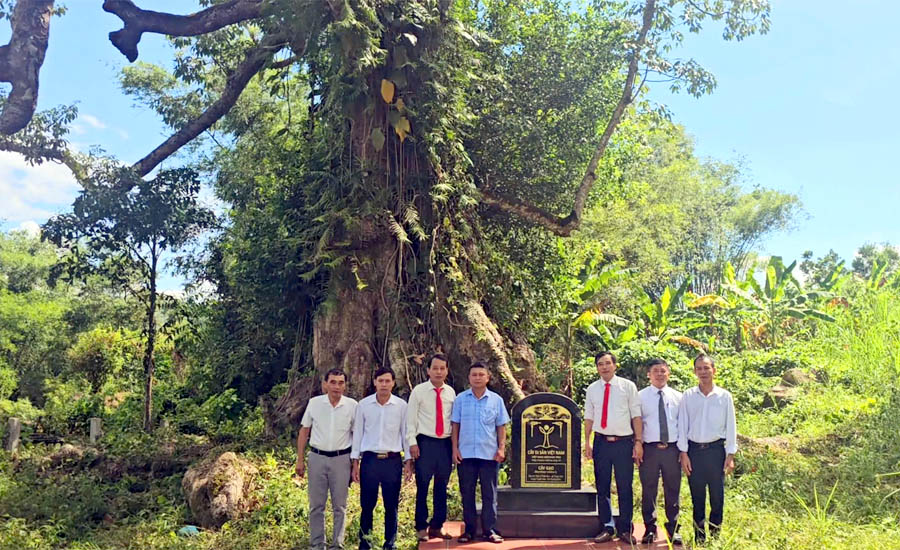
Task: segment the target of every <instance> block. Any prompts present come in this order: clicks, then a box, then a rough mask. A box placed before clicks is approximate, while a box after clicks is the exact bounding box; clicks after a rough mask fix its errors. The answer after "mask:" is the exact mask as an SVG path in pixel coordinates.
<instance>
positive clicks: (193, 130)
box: [132, 4, 287, 176]
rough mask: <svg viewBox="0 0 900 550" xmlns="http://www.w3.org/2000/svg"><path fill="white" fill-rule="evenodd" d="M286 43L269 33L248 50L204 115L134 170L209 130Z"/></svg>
mask: <svg viewBox="0 0 900 550" xmlns="http://www.w3.org/2000/svg"><path fill="white" fill-rule="evenodd" d="M221 5H224V4H221ZM286 44H287V39H286V38H285V37H284V36H267V37H266V38H264V39H263V40H262V42H261V43H260V45H259V46H257V47H256V48H253V49H252V50H249V51H248V52H247V53H246V56H245V57H244V61H243V62H242V63H241V64H240V65H239V66H238V68H237V69H235V71H234V72H233V73H231V75H230V76H229V77H228V81H227V83H226V84H225V89H224V90H223V91H222V95H221V96H219V99H218V100H216V102H215V103H213V104H212V105H210V106H209V108H208V109H206V111H204V112H203V114H202V115H200V116H199V117H197V118H195V119H194V120H192V121H191V122H189V123H188V124H187V125H186V126H184V127H183V128H182V129H180V130H178V131H177V132H175V133H174V134H172V136H170V137H169V139H167V140H166V141H164V142H163V143H162V144H160V145H159V146H158V147H157V148H156V149H154V150H153V151H151V152H150V154H149V155H147V156H146V157H144V158H142V159H141V160H139V161H138V162H137V163H135V164H134V166H132V168H133V169H134V170H135V172H136V173H137V174H139V175H140V176H146V175H147V174H148V173H150V171H152V170H153V169H154V168H156V166H158V165H159V163H161V162H162V161H164V160H165V159H167V158H168V157H170V156H171V155H173V154H174V153H175V152H176V151H178V149H180V148H181V147H182V146H184V145H185V144H186V143H187V142H189V141H191V140H192V139H194V138H195V137H197V136H198V135H200V134H201V133H202V132H204V131H206V130H207V129H208V128H209V127H210V126H212V125H213V124H215V123H216V122H217V121H218V120H219V119H220V118H222V117H223V116H225V114H226V113H228V111H230V110H231V108H232V107H233V106H234V104H235V103H236V102H237V100H238V97H240V95H241V92H243V91H244V88H246V87H247V83H249V82H250V79H251V78H253V75H255V74H256V73H258V72H259V71H260V70H261V69H262V68H263V67H264V66H265V65H266V63H268V62H269V60H270V59H271V58H272V56H273V55H274V54H275V52H277V51H278V50H280V49H281V48H283V47H284V46H285V45H286Z"/></svg>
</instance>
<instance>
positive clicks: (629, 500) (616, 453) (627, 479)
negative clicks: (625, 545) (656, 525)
mask: <svg viewBox="0 0 900 550" xmlns="http://www.w3.org/2000/svg"><path fill="white" fill-rule="evenodd" d="M633 446H634V439H632V438H627V439H620V440H618V441H612V442H610V441H607V440H606V438H604V437H603V436H602V435H600V434H598V433H595V434H594V454H593V457H594V480H595V482H596V484H597V515H599V516H600V524H601V525H604V527H603V528H604V529H607V527H605V526H606V524H608V523H609V522H610V519H611V518H610V514H611V513H612V512H611V510H610V506H609V496H610V483H611V482H612V476H613V471H615V476H616V493H617V494H618V495H619V517H618V518H616V531H617V532H618V533H620V534H625V533H628V534H631V531H632V529H633V525H632V524H631V508H632V506H633V505H634V495H633V494H632V490H631V480H632V479H633V478H634V462H633V461H632V459H631V453H632V448H633Z"/></svg>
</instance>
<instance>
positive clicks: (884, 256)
mask: <svg viewBox="0 0 900 550" xmlns="http://www.w3.org/2000/svg"><path fill="white" fill-rule="evenodd" d="M852 266H853V272H854V273H856V274H857V275H859V276H860V277H862V278H863V279H869V278H870V277H872V275H873V274H874V273H875V272H876V271H880V272H881V273H879V276H880V277H887V276H888V275H890V274H893V273H894V272H895V271H897V267H898V266H900V252H898V251H897V249H896V248H895V247H893V246H891V245H890V243H883V244H880V245H876V244H872V243H867V244H864V245H863V246H861V247H859V249H858V250H857V251H856V255H855V256H854V257H853V264H852Z"/></svg>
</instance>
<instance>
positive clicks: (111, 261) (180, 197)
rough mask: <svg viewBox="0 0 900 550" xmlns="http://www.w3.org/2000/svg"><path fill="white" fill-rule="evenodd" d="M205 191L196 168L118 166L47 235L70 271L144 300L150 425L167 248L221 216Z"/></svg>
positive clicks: (146, 421) (147, 423)
mask: <svg viewBox="0 0 900 550" xmlns="http://www.w3.org/2000/svg"><path fill="white" fill-rule="evenodd" d="M123 182H129V183H130V185H123ZM199 191H200V182H199V180H198V179H197V174H196V173H195V172H193V171H192V170H187V169H177V170H165V171H162V172H160V173H159V174H158V175H157V176H156V177H155V178H153V179H152V180H149V181H148V180H143V179H140V178H136V177H134V176H133V175H132V174H131V173H130V171H129V170H121V169H119V168H115V167H111V168H110V169H109V171H107V172H105V173H101V172H95V173H94V176H93V178H92V181H91V182H90V183H86V184H85V187H84V189H83V190H82V192H81V193H80V194H79V196H78V197H77V198H76V199H75V203H74V205H73V211H72V212H71V213H69V214H63V215H59V216H56V217H54V218H52V219H51V220H50V221H48V222H47V223H46V224H45V225H44V228H43V230H44V238H46V239H47V240H49V241H51V242H53V243H54V244H56V245H57V246H60V247H63V248H66V249H68V250H69V251H70V255H69V256H68V257H67V258H66V261H65V262H64V263H63V264H61V266H63V267H64V268H65V270H66V274H67V275H68V276H69V277H73V278H85V277H87V276H89V275H94V274H100V275H102V276H104V277H105V278H107V279H109V280H110V281H111V282H112V283H113V284H115V285H117V286H119V287H120V288H122V289H123V290H125V291H127V292H129V293H131V294H133V295H134V296H135V297H136V298H137V299H139V300H140V302H141V303H142V304H143V307H144V319H145V322H144V335H145V339H146V340H145V345H144V357H143V367H144V415H143V425H144V429H145V430H150V428H151V425H152V416H151V413H152V411H151V403H152V397H153V371H154V366H155V365H154V361H153V353H154V348H155V345H156V333H157V323H156V315H157V310H158V303H159V300H160V295H159V293H158V292H157V289H156V285H157V279H158V277H159V271H160V268H161V267H162V266H161V261H162V258H163V255H164V254H166V253H167V252H171V251H175V250H178V249H179V248H181V247H182V246H184V245H185V244H187V243H189V242H191V241H192V240H193V239H194V238H196V236H197V235H198V234H199V233H200V232H201V231H203V230H205V229H207V228H209V227H211V226H212V225H213V222H214V221H215V218H214V215H213V213H212V212H211V211H210V210H208V209H206V208H204V207H202V206H200V205H199V204H198V202H197V193H198V192H199Z"/></svg>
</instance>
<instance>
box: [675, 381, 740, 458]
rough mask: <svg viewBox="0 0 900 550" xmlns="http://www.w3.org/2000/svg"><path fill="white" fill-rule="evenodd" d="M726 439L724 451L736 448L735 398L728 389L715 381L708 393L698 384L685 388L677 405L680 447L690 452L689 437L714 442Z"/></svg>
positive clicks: (730, 451)
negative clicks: (701, 389)
mask: <svg viewBox="0 0 900 550" xmlns="http://www.w3.org/2000/svg"><path fill="white" fill-rule="evenodd" d="M719 439H724V440H725V452H726V453H728V454H735V453H736V452H737V423H736V422H735V418H734V400H733V399H732V398H731V393H729V392H728V390H725V389H723V388H720V387H719V386H716V385H713V389H712V391H711V392H709V395H703V392H702V391H700V387H699V386H694V387H693V388H690V389H688V390H687V391H685V392H684V395H683V396H682V398H681V406H680V407H679V409H678V450H679V451H682V452H685V453H686V452H687V450H688V441H693V442H694V443H712V442H713V441H716V440H719Z"/></svg>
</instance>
